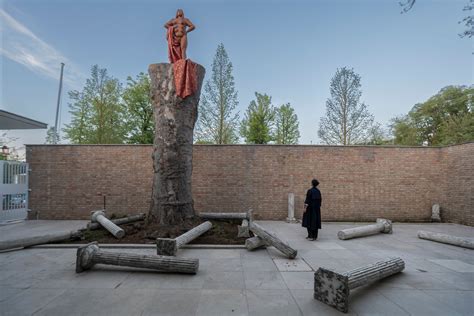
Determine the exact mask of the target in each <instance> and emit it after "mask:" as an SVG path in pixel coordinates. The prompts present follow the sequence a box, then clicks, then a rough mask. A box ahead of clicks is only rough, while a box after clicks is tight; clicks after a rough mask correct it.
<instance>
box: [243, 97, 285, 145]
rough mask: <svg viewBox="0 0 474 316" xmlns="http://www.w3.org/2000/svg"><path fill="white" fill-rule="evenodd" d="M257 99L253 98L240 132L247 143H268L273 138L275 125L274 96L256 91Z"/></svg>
mask: <svg viewBox="0 0 474 316" xmlns="http://www.w3.org/2000/svg"><path fill="white" fill-rule="evenodd" d="M255 97H256V101H255V100H252V101H251V102H250V104H249V107H248V108H247V111H246V112H245V117H244V119H243V120H242V122H241V125H240V134H241V135H242V137H244V138H245V142H246V143H247V144H267V143H268V142H270V141H271V140H273V125H274V120H275V115H276V110H275V109H274V107H273V106H272V98H271V97H270V96H268V95H266V94H260V93H258V92H255Z"/></svg>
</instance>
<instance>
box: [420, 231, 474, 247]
mask: <svg viewBox="0 0 474 316" xmlns="http://www.w3.org/2000/svg"><path fill="white" fill-rule="evenodd" d="M418 238H420V239H426V240H431V241H436V242H440V243H443V244H449V245H454V246H458V247H463V248H468V249H474V239H472V238H466V237H457V236H452V235H448V234H442V233H434V232H428V231H424V230H420V231H419V232H418Z"/></svg>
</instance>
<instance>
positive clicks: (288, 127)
mask: <svg viewBox="0 0 474 316" xmlns="http://www.w3.org/2000/svg"><path fill="white" fill-rule="evenodd" d="M299 138H300V131H299V122H298V116H297V115H296V113H295V111H294V109H293V108H292V107H291V104H290V103H287V104H283V105H282V106H280V107H279V108H277V111H276V119H275V143H276V144H291V145H293V144H298V139H299Z"/></svg>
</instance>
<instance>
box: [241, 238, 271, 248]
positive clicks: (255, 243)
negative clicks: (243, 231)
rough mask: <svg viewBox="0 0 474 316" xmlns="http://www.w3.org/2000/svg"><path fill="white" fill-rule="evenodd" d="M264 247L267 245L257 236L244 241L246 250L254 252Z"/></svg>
mask: <svg viewBox="0 0 474 316" xmlns="http://www.w3.org/2000/svg"><path fill="white" fill-rule="evenodd" d="M266 246H267V243H266V242H265V240H263V239H262V238H260V237H258V236H254V237H251V238H247V239H246V240H245V248H247V250H254V249H258V248H262V247H266Z"/></svg>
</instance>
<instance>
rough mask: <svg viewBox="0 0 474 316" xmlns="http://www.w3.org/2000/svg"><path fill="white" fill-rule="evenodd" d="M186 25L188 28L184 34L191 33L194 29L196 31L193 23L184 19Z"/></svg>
mask: <svg viewBox="0 0 474 316" xmlns="http://www.w3.org/2000/svg"><path fill="white" fill-rule="evenodd" d="M186 25H187V26H188V30H187V32H186V33H189V32H192V31H194V29H196V27H195V26H194V24H193V22H191V21H190V20H189V19H186Z"/></svg>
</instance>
